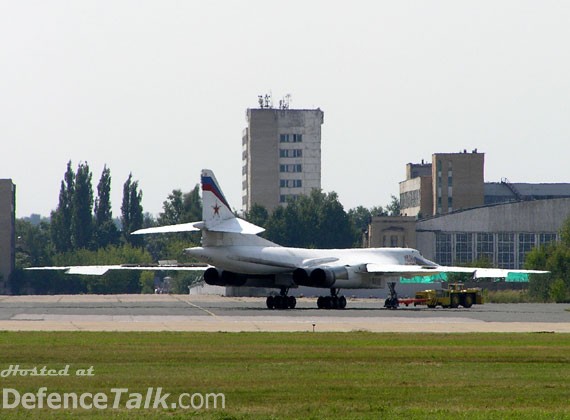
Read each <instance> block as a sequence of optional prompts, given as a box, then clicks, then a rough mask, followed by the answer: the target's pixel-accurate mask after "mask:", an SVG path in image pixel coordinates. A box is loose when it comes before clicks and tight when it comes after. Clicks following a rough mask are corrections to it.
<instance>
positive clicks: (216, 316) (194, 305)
mask: <svg viewBox="0 0 570 420" xmlns="http://www.w3.org/2000/svg"><path fill="white" fill-rule="evenodd" d="M175 298H176V300H178V301H180V302H184V303H187V304H188V305H190V306H192V307H194V308H196V309H200V310H201V311H203V312H206V313H207V314H208V315H210V316H213V317H214V318H216V319H218V320H219V319H220V317H219V316H218V315H216V314H215V313H213V312H212V311H209V310H207V309H206V308H202V307H201V306H199V305H196V304H195V303H192V302H189V301H187V300H185V299H180V298H179V297H177V296H175Z"/></svg>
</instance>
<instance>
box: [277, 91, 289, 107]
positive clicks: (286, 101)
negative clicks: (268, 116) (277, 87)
mask: <svg viewBox="0 0 570 420" xmlns="http://www.w3.org/2000/svg"><path fill="white" fill-rule="evenodd" d="M290 103H291V94H290V93H288V94H287V95H285V97H284V98H283V99H281V100H280V101H279V109H289V104H290Z"/></svg>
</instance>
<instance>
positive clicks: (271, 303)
mask: <svg viewBox="0 0 570 420" xmlns="http://www.w3.org/2000/svg"><path fill="white" fill-rule="evenodd" d="M265 303H266V304H267V307H268V308H269V309H275V299H274V298H273V296H267V300H266V301H265Z"/></svg>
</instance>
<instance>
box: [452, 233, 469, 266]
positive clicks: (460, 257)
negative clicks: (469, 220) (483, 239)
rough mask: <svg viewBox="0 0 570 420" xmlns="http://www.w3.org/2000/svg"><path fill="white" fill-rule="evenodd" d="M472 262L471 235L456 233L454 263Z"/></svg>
mask: <svg viewBox="0 0 570 420" xmlns="http://www.w3.org/2000/svg"><path fill="white" fill-rule="evenodd" d="M471 261H473V234H472V233H457V234H456V235H455V263H459V264H461V263H469V262H471Z"/></svg>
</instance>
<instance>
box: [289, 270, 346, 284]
mask: <svg viewBox="0 0 570 420" xmlns="http://www.w3.org/2000/svg"><path fill="white" fill-rule="evenodd" d="M347 279H348V270H347V269H346V267H344V266H338V267H318V268H313V269H305V268H297V269H296V270H295V271H293V281H294V282H295V283H296V284H298V285H299V286H309V287H333V286H334V284H335V282H336V281H337V280H347Z"/></svg>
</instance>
